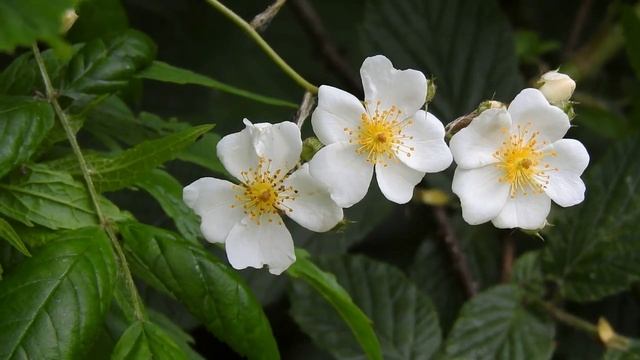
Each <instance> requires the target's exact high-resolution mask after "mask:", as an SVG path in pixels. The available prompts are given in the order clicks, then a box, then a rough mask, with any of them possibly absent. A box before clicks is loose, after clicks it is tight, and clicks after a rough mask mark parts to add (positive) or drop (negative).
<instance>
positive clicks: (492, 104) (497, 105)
mask: <svg viewBox="0 0 640 360" xmlns="http://www.w3.org/2000/svg"><path fill="white" fill-rule="evenodd" d="M506 108H507V105H506V104H505V103H503V102H500V101H496V100H486V101H483V102H481V103H480V105H478V114H480V113H482V112H483V111H485V110H489V109H506Z"/></svg>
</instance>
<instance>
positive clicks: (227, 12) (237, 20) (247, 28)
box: [206, 0, 318, 94]
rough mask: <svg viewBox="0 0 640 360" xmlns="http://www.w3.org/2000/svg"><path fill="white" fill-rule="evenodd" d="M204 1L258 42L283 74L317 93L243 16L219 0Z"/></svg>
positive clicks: (315, 88)
mask: <svg viewBox="0 0 640 360" xmlns="http://www.w3.org/2000/svg"><path fill="white" fill-rule="evenodd" d="M206 1H207V2H208V3H209V4H211V6H213V7H214V8H215V9H216V10H218V11H220V12H221V13H222V14H223V15H224V16H226V17H227V18H228V19H229V20H231V21H232V22H233V23H234V24H236V25H237V26H238V27H239V28H240V29H242V30H243V31H244V32H245V33H247V35H249V37H251V39H252V40H253V41H255V42H256V44H258V46H259V47H260V48H261V49H262V50H263V51H264V52H265V53H266V54H267V56H269V57H270V58H271V60H273V62H275V63H276V65H278V67H280V69H282V71H284V72H285V74H287V75H288V76H289V77H290V78H291V79H293V81H295V82H296V83H298V85H300V86H302V87H303V88H304V89H305V90H307V91H309V92H310V93H313V94H317V93H318V88H317V87H316V86H315V85H313V84H311V83H310V82H308V81H307V80H305V79H304V78H303V77H302V76H300V74H298V73H297V72H296V71H295V70H293V69H292V68H291V66H289V64H287V63H286V62H285V61H284V60H283V59H282V58H281V57H280V55H278V53H276V52H275V50H273V49H272V48H271V46H269V44H268V43H267V42H266V41H265V40H264V39H263V38H262V36H260V34H259V33H258V32H257V31H256V30H255V29H254V28H253V27H252V26H251V24H249V23H248V22H246V21H245V20H244V19H243V18H241V17H240V16H238V14H236V13H234V12H233V11H232V10H231V9H229V8H228V7H226V6H224V5H222V3H221V2H220V1H218V0H206Z"/></svg>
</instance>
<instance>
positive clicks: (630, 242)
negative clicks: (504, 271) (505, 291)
mask: <svg viewBox="0 0 640 360" xmlns="http://www.w3.org/2000/svg"><path fill="white" fill-rule="evenodd" d="M638 157H640V138H639V137H638V136H634V137H633V138H631V139H629V140H627V141H623V142H622V143H620V144H618V145H617V146H616V147H615V148H614V149H613V150H612V151H611V152H610V153H609V154H608V155H607V156H605V157H604V158H602V159H601V160H600V161H599V163H598V164H596V165H594V166H592V167H591V169H589V170H588V176H587V179H586V186H587V195H586V200H585V202H584V203H582V204H581V205H579V206H576V207H575V208H572V209H565V210H563V213H562V217H560V218H559V219H557V220H556V221H553V220H552V222H555V223H556V226H554V227H552V228H551V231H550V232H549V234H548V238H549V242H548V243H547V246H546V248H545V250H544V253H543V271H544V272H545V275H547V276H548V277H551V278H553V279H555V280H556V281H557V282H558V283H559V285H560V291H561V293H562V295H563V296H565V297H566V298H568V299H571V300H576V301H593V300H597V299H600V298H602V297H605V296H607V295H611V294H614V293H616V292H619V291H622V290H624V289H625V288H627V287H628V286H629V284H630V283H632V282H633V281H637V280H638V279H640V239H639V238H638V236H637V234H638V232H640V223H639V222H638V221H637V219H638V216H640V191H639V190H638V188H639V187H640V162H638V161H637V159H638Z"/></svg>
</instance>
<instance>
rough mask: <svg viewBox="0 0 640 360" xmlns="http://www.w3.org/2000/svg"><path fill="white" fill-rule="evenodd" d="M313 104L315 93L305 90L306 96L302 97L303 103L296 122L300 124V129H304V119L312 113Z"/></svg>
mask: <svg viewBox="0 0 640 360" xmlns="http://www.w3.org/2000/svg"><path fill="white" fill-rule="evenodd" d="M313 105H315V99H314V97H313V94H311V93H310V92H308V91H307V92H305V93H304V97H303V98H302V104H300V108H299V109H298V112H297V113H296V124H298V127H299V128H300V129H302V125H304V121H305V120H306V119H307V118H308V117H309V114H311V110H312V109H313Z"/></svg>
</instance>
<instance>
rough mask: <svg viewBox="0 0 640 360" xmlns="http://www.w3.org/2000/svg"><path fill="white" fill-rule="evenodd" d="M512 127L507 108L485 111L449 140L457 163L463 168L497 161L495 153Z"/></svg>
mask: <svg viewBox="0 0 640 360" xmlns="http://www.w3.org/2000/svg"><path fill="white" fill-rule="evenodd" d="M510 128H511V118H510V117H509V113H508V112H507V111H506V110H504V109H488V110H485V111H483V112H482V113H481V114H480V115H478V117H476V118H474V119H473V121H471V123H470V124H469V125H468V126H467V127H466V128H464V129H462V130H460V131H459V132H458V133H456V134H455V135H453V137H452V138H451V141H449V147H450V148H451V153H452V154H453V159H454V160H455V162H456V164H458V166H459V167H461V168H463V169H473V168H477V167H481V166H485V165H488V164H493V163H495V162H497V161H498V160H497V159H496V158H495V157H494V153H495V152H496V151H497V150H498V149H499V148H500V147H501V146H502V142H503V141H504V140H505V139H506V138H507V137H508V136H509V129H510Z"/></svg>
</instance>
